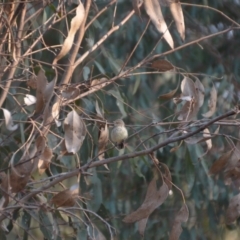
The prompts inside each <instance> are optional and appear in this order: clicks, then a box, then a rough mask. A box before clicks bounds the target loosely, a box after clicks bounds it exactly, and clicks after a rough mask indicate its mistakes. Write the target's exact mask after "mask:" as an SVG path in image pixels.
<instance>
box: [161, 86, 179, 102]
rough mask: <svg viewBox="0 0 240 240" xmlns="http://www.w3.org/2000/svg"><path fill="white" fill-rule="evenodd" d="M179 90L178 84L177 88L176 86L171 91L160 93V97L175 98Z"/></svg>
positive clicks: (165, 98)
mask: <svg viewBox="0 0 240 240" xmlns="http://www.w3.org/2000/svg"><path fill="white" fill-rule="evenodd" d="M177 90H178V86H177V88H175V89H174V90H172V91H170V92H168V93H165V94H162V95H160V96H159V97H158V98H160V99H164V100H168V99H171V98H173V96H174V95H175V94H176V92H177Z"/></svg>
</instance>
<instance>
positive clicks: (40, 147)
mask: <svg viewBox="0 0 240 240" xmlns="http://www.w3.org/2000/svg"><path fill="white" fill-rule="evenodd" d="M35 145H36V148H37V155H39V156H40V155H41V154H42V153H43V151H44V149H45V146H46V139H45V137H43V136H41V135H40V136H38V137H37V139H36V141H35Z"/></svg>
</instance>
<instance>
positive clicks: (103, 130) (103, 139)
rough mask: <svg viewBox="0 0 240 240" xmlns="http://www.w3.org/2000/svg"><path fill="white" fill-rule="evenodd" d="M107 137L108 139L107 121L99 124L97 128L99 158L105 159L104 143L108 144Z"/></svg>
mask: <svg viewBox="0 0 240 240" xmlns="http://www.w3.org/2000/svg"><path fill="white" fill-rule="evenodd" d="M108 139H109V130H108V126H107V123H106V124H104V125H102V124H101V126H100V128H99V134H98V158H99V160H103V159H105V156H104V155H105V154H104V151H105V148H106V145H107V144H108Z"/></svg>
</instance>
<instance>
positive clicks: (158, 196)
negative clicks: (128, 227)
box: [123, 179, 169, 223]
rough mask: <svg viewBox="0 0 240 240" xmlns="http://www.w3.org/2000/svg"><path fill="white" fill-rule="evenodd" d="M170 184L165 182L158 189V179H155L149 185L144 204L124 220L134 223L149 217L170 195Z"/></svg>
mask: <svg viewBox="0 0 240 240" xmlns="http://www.w3.org/2000/svg"><path fill="white" fill-rule="evenodd" d="M168 192H169V189H168V186H167V184H166V183H165V182H163V184H162V186H161V187H160V188H159V189H157V184H156V180H155V179H153V180H152V181H151V182H150V183H149V185H148V190H147V194H146V197H145V200H144V202H143V204H142V205H141V206H140V207H139V208H138V209H137V210H136V211H135V212H132V213H131V214H129V215H127V216H126V217H125V218H124V219H123V221H124V222H125V223H133V222H136V221H140V220H142V219H145V218H147V217H148V216H149V215H150V214H151V213H152V212H153V211H154V210H155V209H156V208H157V207H159V206H160V205H161V204H162V203H163V202H164V201H165V199H166V198H167V196H168Z"/></svg>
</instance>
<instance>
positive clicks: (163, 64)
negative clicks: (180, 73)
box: [151, 59, 174, 72]
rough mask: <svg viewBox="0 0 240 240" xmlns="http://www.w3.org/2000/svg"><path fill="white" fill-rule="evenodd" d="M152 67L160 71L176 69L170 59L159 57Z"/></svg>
mask: <svg viewBox="0 0 240 240" xmlns="http://www.w3.org/2000/svg"><path fill="white" fill-rule="evenodd" d="M151 67H152V68H155V69H157V70H158V71H160V72H166V71H170V70H172V69H174V66H173V65H172V64H171V63H170V62H169V61H167V60H164V59H159V60H156V61H154V62H152V64H151Z"/></svg>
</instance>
